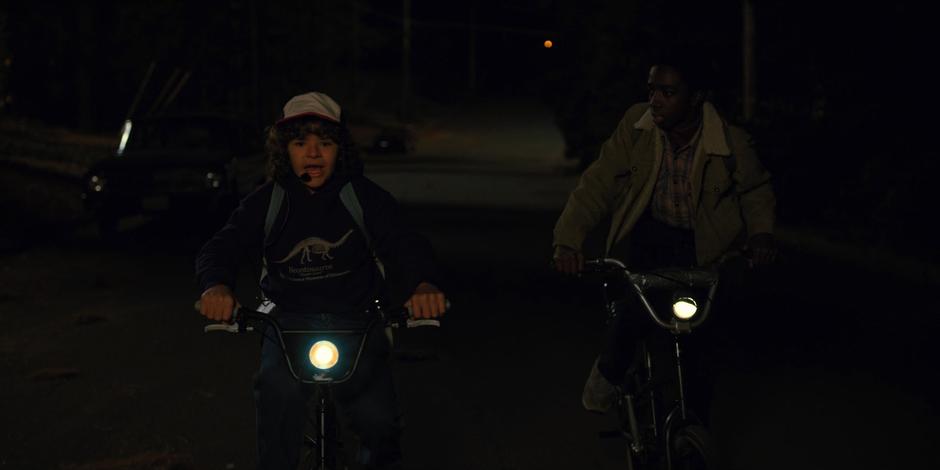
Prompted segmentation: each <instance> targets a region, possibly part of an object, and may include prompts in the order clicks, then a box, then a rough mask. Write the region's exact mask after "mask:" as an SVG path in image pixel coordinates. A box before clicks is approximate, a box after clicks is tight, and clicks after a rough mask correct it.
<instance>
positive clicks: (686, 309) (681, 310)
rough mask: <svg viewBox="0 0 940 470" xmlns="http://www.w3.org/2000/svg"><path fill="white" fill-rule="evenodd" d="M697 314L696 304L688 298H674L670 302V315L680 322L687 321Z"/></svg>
mask: <svg viewBox="0 0 940 470" xmlns="http://www.w3.org/2000/svg"><path fill="white" fill-rule="evenodd" d="M696 312H698V304H697V303H695V299H693V298H692V297H689V296H679V297H676V299H675V300H673V302H672V314H673V315H675V316H676V318H678V319H680V320H689V319H691V318H692V317H694V316H695V313H696Z"/></svg>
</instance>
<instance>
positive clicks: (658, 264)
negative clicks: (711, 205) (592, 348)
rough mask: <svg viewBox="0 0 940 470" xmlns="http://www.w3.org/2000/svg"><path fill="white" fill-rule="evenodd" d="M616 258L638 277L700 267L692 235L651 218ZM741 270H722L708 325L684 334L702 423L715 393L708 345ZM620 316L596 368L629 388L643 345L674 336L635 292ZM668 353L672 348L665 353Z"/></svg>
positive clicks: (610, 328) (607, 336) (628, 295)
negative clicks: (632, 368) (628, 376)
mask: <svg viewBox="0 0 940 470" xmlns="http://www.w3.org/2000/svg"><path fill="white" fill-rule="evenodd" d="M612 255H613V256H614V257H617V258H621V259H624V260H625V261H626V264H627V267H628V269H630V270H631V271H635V272H639V271H646V270H650V269H656V268H666V267H690V266H696V265H697V261H696V257H695V240H694V235H693V233H692V231H691V230H684V229H678V228H674V227H670V226H668V225H666V224H663V223H661V222H658V221H656V220H654V219H653V218H652V217H651V216H650V215H649V213H647V214H645V215H644V216H643V217H641V218H640V220H639V221H638V222H637V225H636V227H635V228H634V230H633V232H632V234H631V237H630V240H629V242H628V244H627V245H626V246H622V247H615V248H614V250H613V252H612ZM737 269H738V267H737V266H735V265H728V267H727V268H722V274H721V278H720V279H721V280H720V282H719V288H718V291H717V292H716V298H715V300H714V301H713V302H714V303H713V305H712V310H711V313H710V314H709V318H708V321H706V322H705V324H703V325H701V327H700V328H699V329H697V330H695V331H693V332H692V333H691V334H689V335H683V337H682V338H681V343H680V345H682V347H683V349H684V350H685V351H687V352H688V354H685V355H683V358H682V363H683V368H684V371H683V372H684V375H686V379H687V380H686V383H687V384H688V390H687V391H688V392H689V399H690V401H691V405H692V407H693V409H696V410H698V413H699V415H700V417H701V418H703V419H707V404H708V402H709V401H710V396H711V389H712V385H713V384H712V374H710V373H709V372H710V371H709V369H710V367H709V365H710V363H711V362H710V361H709V359H710V358H709V354H708V352H707V351H709V350H710V348H709V342H714V341H716V335H715V334H714V333H715V332H716V331H718V330H720V327H719V326H717V325H719V324H720V323H721V321H722V319H721V317H722V316H724V315H725V314H726V310H727V307H728V306H729V305H730V302H731V300H730V293H732V292H734V291H735V290H736V286H737V285H738V284H739V282H738V279H739V274H738V273H737ZM620 298H622V299H623V300H622V304H621V305H620V308H619V309H618V310H619V313H618V315H617V316H616V317H614V319H613V320H612V321H611V323H610V325H609V326H608V329H607V331H606V333H605V337H604V343H603V346H602V350H601V353H600V357H599V359H598V364H597V368H598V370H599V371H600V372H601V375H603V376H604V378H606V379H607V380H608V381H609V382H610V383H612V384H615V385H627V386H629V385H630V384H624V379H625V377H626V373H627V371H628V370H629V368H630V366H631V365H632V364H633V361H634V359H635V356H636V352H637V346H638V343H639V342H640V341H641V340H649V341H651V342H658V343H660V344H663V343H664V342H668V343H671V342H672V341H673V339H672V335H671V333H669V332H668V331H666V330H665V329H663V328H662V327H660V326H658V325H656V324H654V323H653V320H652V319H651V318H649V314H648V313H647V312H646V309H645V308H644V307H643V305H642V304H641V303H640V301H639V298H638V297H637V296H636V294H635V293H634V292H632V291H631V290H627V289H624V291H623V292H622V293H621V295H620ZM666 350H667V351H668V350H669V349H666Z"/></svg>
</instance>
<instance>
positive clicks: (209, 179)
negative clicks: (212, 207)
mask: <svg viewBox="0 0 940 470" xmlns="http://www.w3.org/2000/svg"><path fill="white" fill-rule="evenodd" d="M206 187H207V188H209V189H219V188H221V187H222V173H217V172H213V171H210V172H208V173H206Z"/></svg>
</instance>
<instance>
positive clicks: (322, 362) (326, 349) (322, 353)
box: [310, 340, 339, 370]
mask: <svg viewBox="0 0 940 470" xmlns="http://www.w3.org/2000/svg"><path fill="white" fill-rule="evenodd" d="M337 361H339V350H338V349H336V345H335V344H333V343H331V342H329V341H326V340H323V341H317V342H316V343H314V344H313V346H311V347H310V363H311V364H313V366H314V367H316V368H317V369H324V370H326V369H329V368H330V367H333V366H335V365H336V362H337Z"/></svg>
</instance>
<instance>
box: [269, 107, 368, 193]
mask: <svg viewBox="0 0 940 470" xmlns="http://www.w3.org/2000/svg"><path fill="white" fill-rule="evenodd" d="M266 134H267V138H266V140H265V144H264V150H265V154H266V155H267V173H268V177H270V178H272V179H275V180H278V179H284V178H286V177H288V176H290V175H292V174H293V171H292V169H291V164H290V154H288V153H287V144H289V143H290V142H291V141H293V140H294V139H302V138H305V137H306V136H308V135H310V134H313V135H315V136H317V137H320V138H325V139H330V140H332V141H333V142H336V145H337V146H338V147H339V155H338V157H337V164H336V173H335V174H336V175H339V176H340V177H351V176H356V175H361V174H362V171H363V164H362V160H360V159H359V152H358V150H357V149H356V145H355V143H354V142H353V139H352V135H351V134H350V133H349V129H347V128H346V126H345V125H343V124H341V123H335V122H332V121H327V120H324V119H318V118H315V117H304V118H300V119H294V120H291V121H287V122H285V123H282V124H275V125H271V126H268V128H267V129H266Z"/></svg>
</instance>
